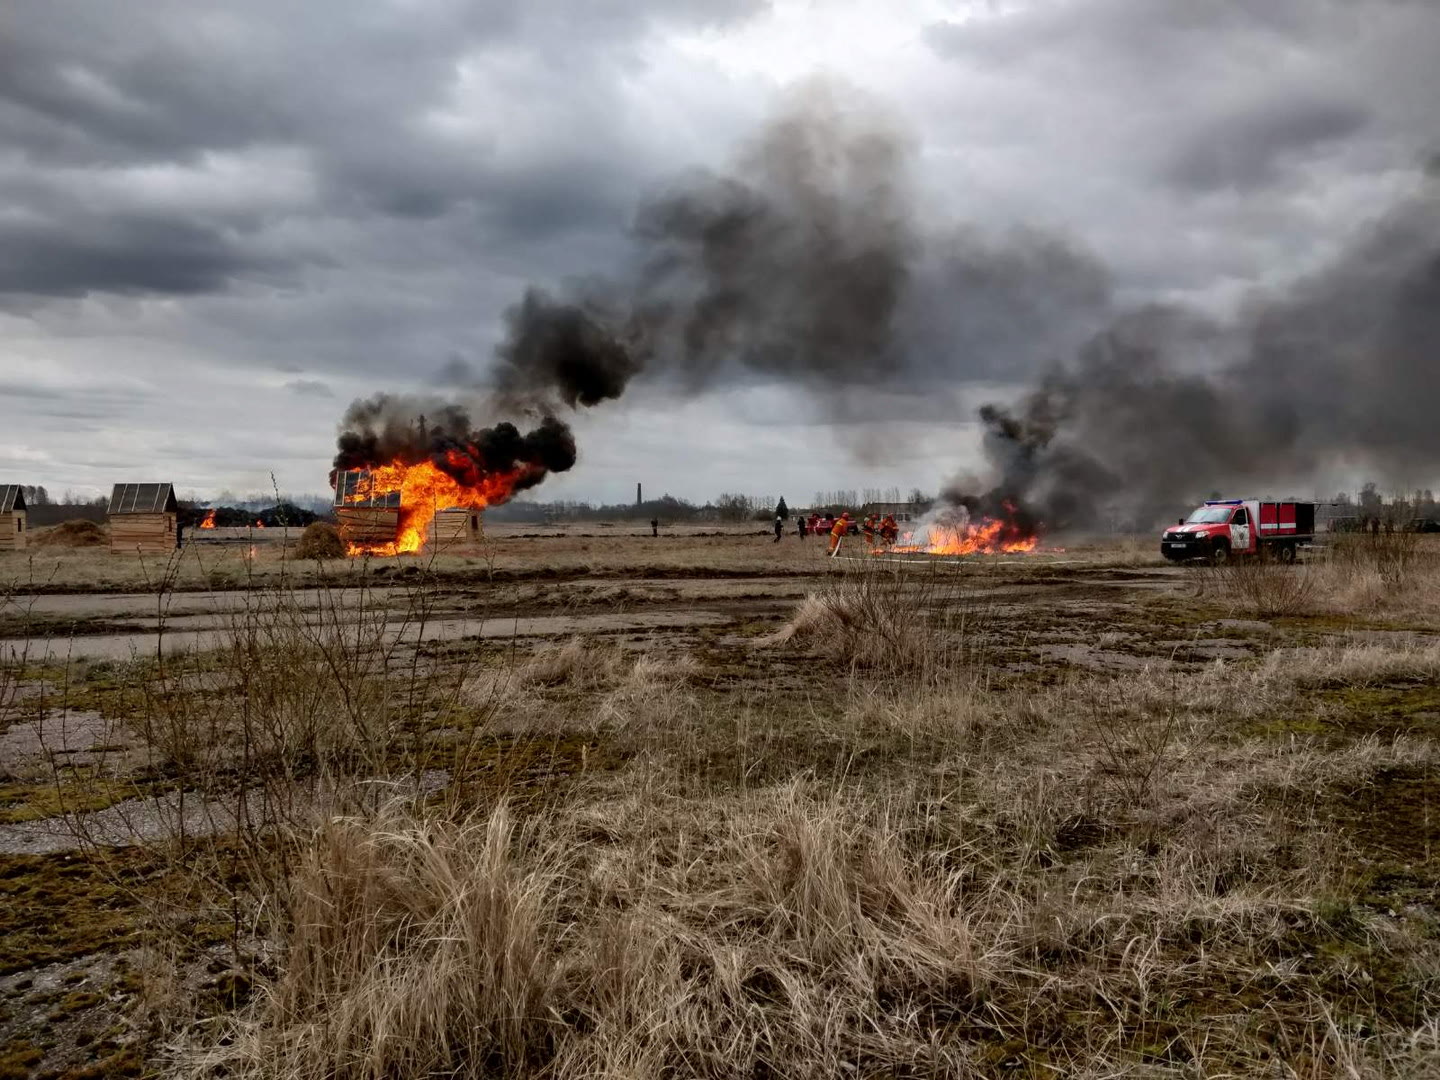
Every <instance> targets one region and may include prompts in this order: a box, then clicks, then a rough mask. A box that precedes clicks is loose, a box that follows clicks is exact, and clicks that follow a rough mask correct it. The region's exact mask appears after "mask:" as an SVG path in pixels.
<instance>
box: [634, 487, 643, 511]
mask: <svg viewBox="0 0 1440 1080" xmlns="http://www.w3.org/2000/svg"><path fill="white" fill-rule="evenodd" d="M644 502H645V500H644V499H642V498H641V497H640V484H639V483H638V482H637V483H636V484H635V505H636V506H637V507H638V506H641V505H643V504H644Z"/></svg>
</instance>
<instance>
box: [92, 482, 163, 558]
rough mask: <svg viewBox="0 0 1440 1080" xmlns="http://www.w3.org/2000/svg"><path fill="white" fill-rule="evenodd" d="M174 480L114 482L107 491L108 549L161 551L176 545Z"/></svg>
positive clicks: (158, 552) (159, 552)
mask: <svg viewBox="0 0 1440 1080" xmlns="http://www.w3.org/2000/svg"><path fill="white" fill-rule="evenodd" d="M179 517H180V507H179V504H178V503H176V501H175V485H174V484H116V485H115V488H114V490H113V491H111V492H110V510H109V514H108V518H109V521H110V550H111V551H123V552H126V553H128V552H132V551H139V552H147V553H148V552H154V553H157V554H161V553H164V552H167V551H173V550H175V548H177V547H179V546H180V533H179V529H178V525H177V523H178V521H179Z"/></svg>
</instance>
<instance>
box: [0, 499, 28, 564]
mask: <svg viewBox="0 0 1440 1080" xmlns="http://www.w3.org/2000/svg"><path fill="white" fill-rule="evenodd" d="M25 527H26V525H25V492H24V491H22V490H21V488H20V485H19V484H0V551H19V550H20V549H21V548H23V547H24V546H25Z"/></svg>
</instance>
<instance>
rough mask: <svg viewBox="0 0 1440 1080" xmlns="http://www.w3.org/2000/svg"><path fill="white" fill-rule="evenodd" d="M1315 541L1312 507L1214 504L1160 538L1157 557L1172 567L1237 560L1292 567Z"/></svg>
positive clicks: (1260, 502)
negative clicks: (1201, 561)
mask: <svg viewBox="0 0 1440 1080" xmlns="http://www.w3.org/2000/svg"><path fill="white" fill-rule="evenodd" d="M1314 539H1315V504H1314V503H1299V502H1267V501H1264V500H1261V499H1212V500H1210V501H1208V502H1206V503H1205V505H1204V506H1201V507H1197V508H1196V509H1195V511H1194V512H1193V513H1191V515H1190V516H1189V517H1188V518H1186V519H1184V520H1183V521H1181V522H1180V523H1179V524H1178V525H1175V526H1173V527H1172V528H1169V529H1166V530H1165V533H1164V535H1162V536H1161V538H1160V554H1162V555H1164V556H1165V558H1167V559H1171V560H1173V561H1175V562H1183V561H1185V560H1189V559H1205V560H1206V561H1208V562H1212V563H1223V562H1227V561H1228V560H1230V559H1232V558H1235V557H1237V556H1246V555H1253V556H1265V557H1268V558H1273V559H1276V560H1278V561H1280V562H1286V563H1288V562H1294V561H1295V552H1296V551H1297V550H1298V549H1299V548H1300V546H1301V545H1302V544H1310V543H1312V542H1313V541H1314Z"/></svg>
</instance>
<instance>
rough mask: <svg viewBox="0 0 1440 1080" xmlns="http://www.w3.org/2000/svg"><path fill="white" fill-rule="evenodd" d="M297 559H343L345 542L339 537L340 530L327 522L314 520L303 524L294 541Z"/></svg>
mask: <svg viewBox="0 0 1440 1080" xmlns="http://www.w3.org/2000/svg"><path fill="white" fill-rule="evenodd" d="M294 554H295V558H297V559H317V560H318V559H343V558H344V557H345V543H344V541H342V540H341V539H340V530H338V529H337V528H335V526H334V525H331V524H330V523H329V522H325V521H316V522H312V523H311V524H309V525H306V526H305V531H304V532H302V533H301V534H300V539H299V540H298V541H296V543H295V552H294Z"/></svg>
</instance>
